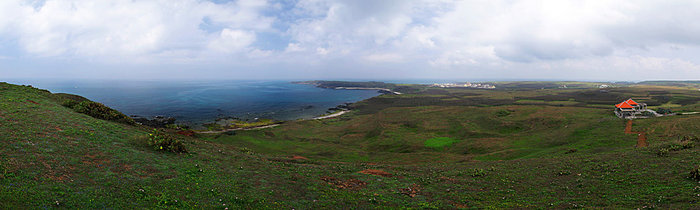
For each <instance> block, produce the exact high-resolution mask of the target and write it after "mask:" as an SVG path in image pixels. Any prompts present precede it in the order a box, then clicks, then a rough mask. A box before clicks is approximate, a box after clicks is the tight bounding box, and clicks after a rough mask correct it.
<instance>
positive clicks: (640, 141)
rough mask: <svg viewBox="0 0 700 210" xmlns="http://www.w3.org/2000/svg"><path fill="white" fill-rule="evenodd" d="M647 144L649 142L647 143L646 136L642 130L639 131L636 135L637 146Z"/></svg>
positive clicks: (645, 145)
mask: <svg viewBox="0 0 700 210" xmlns="http://www.w3.org/2000/svg"><path fill="white" fill-rule="evenodd" d="M647 146H649V143H647V137H646V135H645V134H644V132H639V136H638V137H637V147H647Z"/></svg>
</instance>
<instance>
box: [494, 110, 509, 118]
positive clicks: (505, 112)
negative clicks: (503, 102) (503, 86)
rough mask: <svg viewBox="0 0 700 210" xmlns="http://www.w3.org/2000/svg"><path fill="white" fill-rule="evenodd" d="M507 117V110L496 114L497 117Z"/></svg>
mask: <svg viewBox="0 0 700 210" xmlns="http://www.w3.org/2000/svg"><path fill="white" fill-rule="evenodd" d="M508 115H510V112H509V111H508V110H501V111H498V112H496V116H497V117H505V116H508Z"/></svg>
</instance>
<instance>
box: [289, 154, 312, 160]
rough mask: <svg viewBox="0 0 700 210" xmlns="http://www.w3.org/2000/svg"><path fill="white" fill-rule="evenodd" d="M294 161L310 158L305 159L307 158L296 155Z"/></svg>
mask: <svg viewBox="0 0 700 210" xmlns="http://www.w3.org/2000/svg"><path fill="white" fill-rule="evenodd" d="M292 159H293V160H308V159H309V158H305V157H302V156H299V155H294V156H292Z"/></svg>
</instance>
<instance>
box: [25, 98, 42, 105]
mask: <svg viewBox="0 0 700 210" xmlns="http://www.w3.org/2000/svg"><path fill="white" fill-rule="evenodd" d="M27 102H29V103H33V104H39V103H37V102H36V101H32V100H29V99H27Z"/></svg>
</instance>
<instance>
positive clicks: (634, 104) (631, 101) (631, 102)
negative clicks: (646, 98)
mask: <svg viewBox="0 0 700 210" xmlns="http://www.w3.org/2000/svg"><path fill="white" fill-rule="evenodd" d="M625 103H628V104H630V105H632V106H636V105H639V104H637V102H635V101H634V100H632V99H631V98H630V99H627V100H626V101H625Z"/></svg>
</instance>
